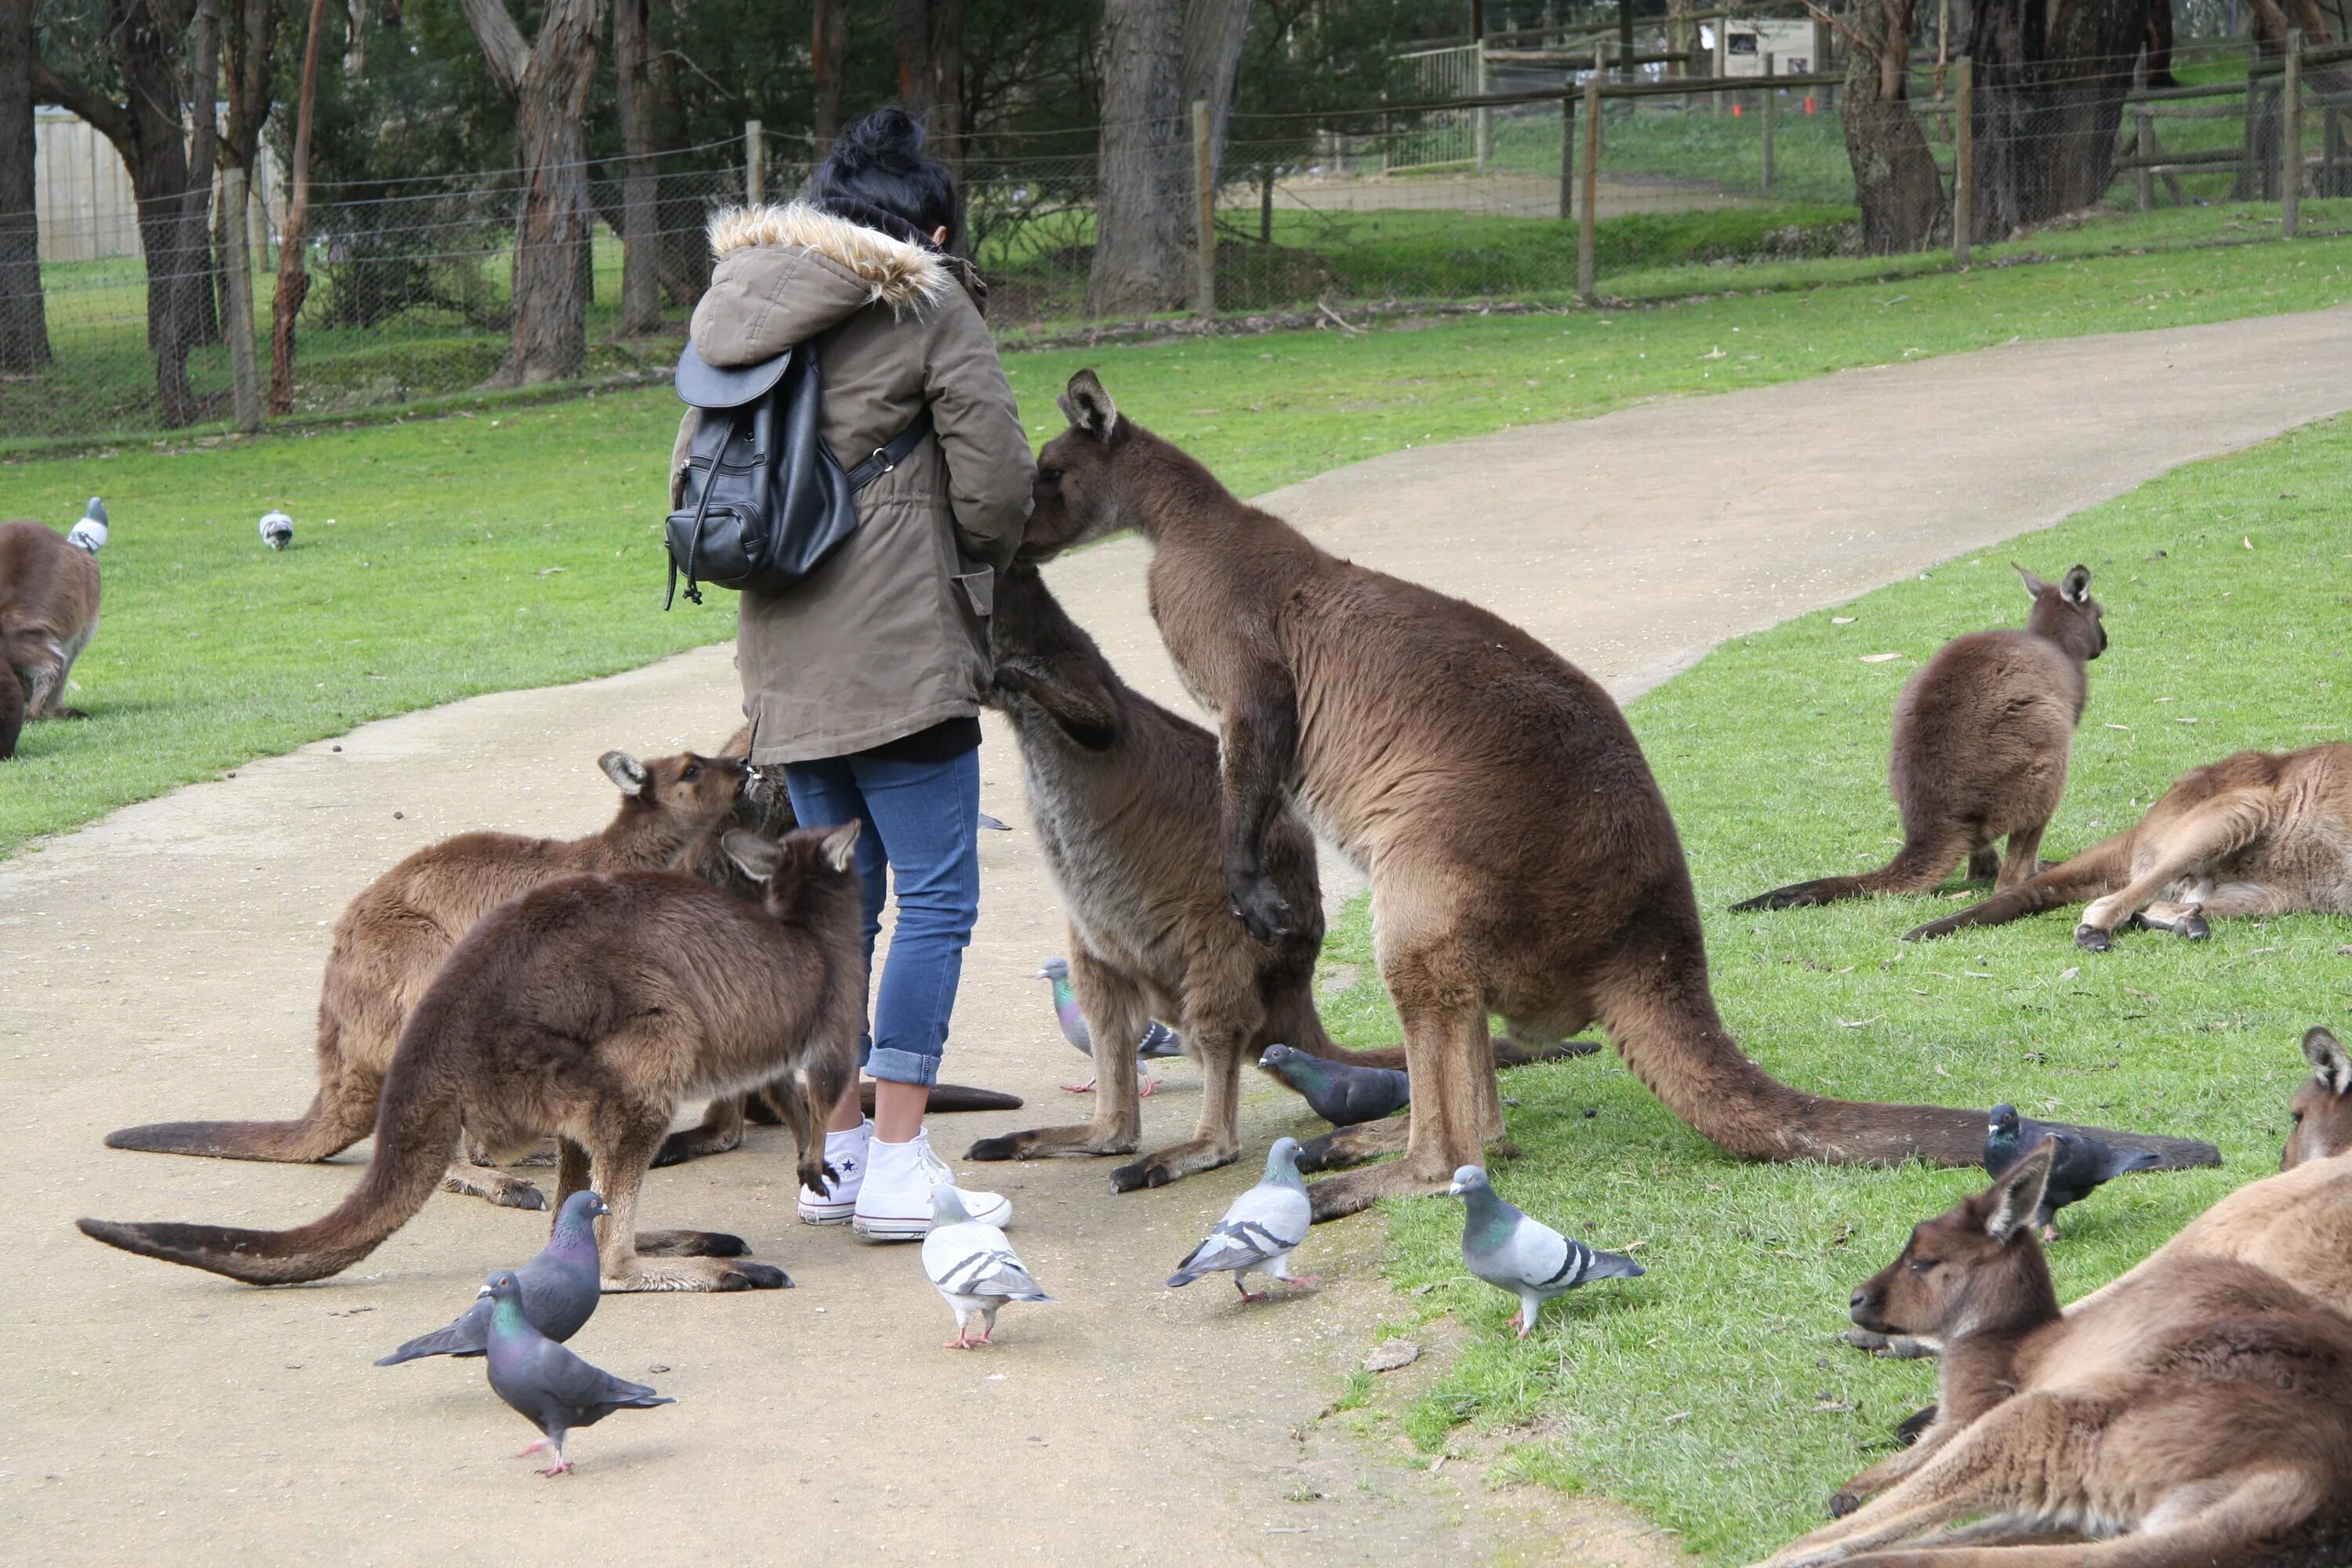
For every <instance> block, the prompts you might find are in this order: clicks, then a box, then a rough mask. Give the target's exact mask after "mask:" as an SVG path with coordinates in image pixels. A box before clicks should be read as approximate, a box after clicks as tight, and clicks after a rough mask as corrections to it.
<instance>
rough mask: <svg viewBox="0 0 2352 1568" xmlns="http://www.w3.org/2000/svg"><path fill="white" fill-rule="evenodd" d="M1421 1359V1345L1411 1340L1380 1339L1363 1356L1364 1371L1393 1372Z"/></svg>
mask: <svg viewBox="0 0 2352 1568" xmlns="http://www.w3.org/2000/svg"><path fill="white" fill-rule="evenodd" d="M1420 1359H1421V1346H1420V1345H1418V1344H1416V1343H1415V1342H1412V1340H1382V1341H1381V1342H1380V1343H1379V1344H1376V1345H1374V1346H1373V1347H1372V1353H1371V1354H1370V1355H1368V1356H1366V1357H1365V1358H1364V1370H1365V1371H1366V1372H1394V1371H1396V1369H1397V1368H1399V1367H1401V1366H1411V1365H1412V1363H1415V1362H1417V1361H1419V1360H1420Z"/></svg>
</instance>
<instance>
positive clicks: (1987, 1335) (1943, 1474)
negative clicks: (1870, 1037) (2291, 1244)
mask: <svg viewBox="0 0 2352 1568" xmlns="http://www.w3.org/2000/svg"><path fill="white" fill-rule="evenodd" d="M2049 1172H2050V1150H2049V1146H2048V1145H2046V1144H2045V1145H2043V1146H2042V1148H2041V1149H2038V1150H2036V1151H2035V1152H2033V1153H2032V1154H2029V1155H2028V1156H2027V1157H2026V1158H2025V1159H2024V1160H2022V1161H2021V1162H2019V1163H2018V1164H2017V1165H2016V1166H2015V1167H2014V1168H2013V1169H2012V1170H2011V1172H2010V1173H2008V1174H2007V1175H2005V1176H2003V1177H2002V1178H2001V1180H2000V1181H1999V1182H1998V1183H1996V1184H1994V1185H1993V1187H1992V1188H1991V1189H1990V1191H1988V1192H1985V1193H1983V1194H1979V1195H1977V1196H1975V1197H1971V1198H1969V1199H1968V1200H1967V1201H1965V1202H1963V1203H1962V1204H1960V1205H1958V1207H1956V1208H1954V1209H1952V1210H1950V1211H1949V1212H1948V1213H1946V1214H1944V1215H1939V1216H1937V1218H1935V1219H1931V1220H1928V1221H1927V1222H1925V1223H1924V1224H1922V1225H1919V1226H1916V1227H1914V1229H1913V1230H1912V1233H1911V1237H1910V1240H1909V1241H1908V1242H1907V1243H1906V1245H1905V1247H1904V1248H1903V1251H1902V1254H1901V1255H1900V1256H1899V1257H1897V1258H1895V1261H1894V1262H1892V1263H1890V1264H1888V1265H1887V1266H1886V1267H1885V1268H1884V1269H1881V1270H1880V1271H1879V1272H1878V1273H1877V1274H1876V1275H1874V1276H1873V1277H1872V1278H1871V1279H1869V1280H1868V1281H1867V1282H1866V1283H1865V1284H1864V1286H1863V1287H1862V1288H1861V1289H1858V1290H1856V1291H1855V1292H1854V1294H1853V1320H1854V1321H1855V1322H1857V1323H1859V1324H1861V1325H1862V1326H1863V1327H1864V1328H1866V1329H1871V1330H1874V1331H1879V1332H1884V1333H1911V1334H1926V1335H1934V1336H1937V1337H1940V1338H1942V1339H1943V1340H1944V1341H1945V1342H1946V1343H1947V1345H1948V1349H1947V1350H1946V1351H1945V1353H1944V1358H1943V1362H1942V1364H1941V1367H1940V1368H1939V1378H1938V1381H1939V1384H1940V1387H1939V1394H1940V1398H1939V1401H1938V1406H1937V1418H1936V1420H1935V1422H1934V1423H1933V1424H1932V1425H1931V1426H1928V1428H1927V1431H1926V1433H1925V1434H1923V1435H1922V1436H1921V1437H1920V1439H1919V1441H1918V1443H1917V1444H1916V1445H1915V1446H1914V1447H1910V1448H1908V1449H1906V1450H1904V1451H1902V1452H1900V1453H1897V1454H1895V1455H1894V1456H1893V1457H1891V1458H1887V1459H1885V1460H1882V1461H1880V1462H1879V1463H1878V1464H1875V1465H1873V1466H1871V1467H1870V1468H1868V1469H1866V1470H1864V1471H1863V1472H1862V1473H1861V1474H1860V1475H1858V1476H1856V1477H1855V1478H1854V1479H1853V1480H1852V1481H1850V1482H1848V1483H1847V1485H1846V1486H1845V1488H1844V1489H1842V1490H1841V1491H1840V1492H1839V1493H1838V1495H1837V1496H1836V1497H1834V1498H1832V1500H1831V1502H1830V1507H1831V1510H1832V1513H1839V1514H1843V1515H1844V1516H1845V1517H1843V1519H1841V1520H1839V1521H1838V1522H1836V1523H1833V1524H1831V1525H1829V1526H1828V1527H1827V1528H1825V1529H1822V1530H1817V1531H1813V1532H1812V1533H1811V1534H1810V1535H1807V1536H1804V1537H1803V1538H1801V1540H1798V1541H1796V1542H1793V1543H1791V1544H1790V1546H1788V1547H1787V1548H1785V1549H1784V1550H1783V1551H1781V1552H1780V1553H1778V1554H1777V1555H1775V1556H1774V1557H1773V1558H1772V1559H1771V1564H1772V1568H1801V1565H1811V1564H1815V1563H1837V1562H1856V1563H1870V1564H1874V1565H1875V1568H1894V1565H1896V1564H1905V1565H1916V1568H2045V1565H2047V1568H2055V1565H2056V1564H2060V1563H2066V1564H2082V1565H2084V1568H2090V1565H2095V1564H2108V1563H2112V1564H2116V1565H2118V1568H2120V1565H2122V1564H2126V1563H2128V1564H2132V1565H2134V1568H2221V1565H2231V1568H2234V1565H2238V1564H2249V1563H2309V1564H2312V1565H2313V1568H2322V1565H2324V1564H2329V1563H2341V1562H2343V1561H2344V1558H2343V1556H2342V1555H2341V1552H2342V1551H2343V1550H2344V1548H2345V1547H2346V1546H2347V1545H2352V1319H2347V1317H2345V1316H2344V1314H2343V1313H2341V1312H2339V1311H2336V1310H2334V1309H2333V1308H2331V1307H2328V1306H2326V1305H2325V1304H2323V1303H2321V1302H2319V1301H2317V1300H2314V1299H2313V1298H2312V1297H2310V1296H2308V1295H2306V1294H2305V1293H2304V1292H2303V1291H2301V1290H2298V1289H2295V1288H2294V1286H2293V1285H2290V1284H2288V1283H2287V1282H2286V1281H2285V1280H2284V1279H2280V1278H2278V1277H2277V1276H2276V1275H2274V1274H2272V1273H2269V1272H2267V1271H2265V1270H2263V1269H2261V1268H2253V1267H2252V1266H2250V1265H2248V1264H2244V1263H2239V1262H2232V1261H2230V1260H2227V1259H2224V1258H2189V1259H2183V1260H2180V1261H2178V1262H2176V1263H2175V1264H2173V1265H2172V1266H2171V1267H2170V1268H2167V1269H2166V1270H2165V1271H2164V1272H2163V1273H2162V1274H2161V1276H2160V1277H2150V1278H2147V1279H2141V1280H2139V1281H2137V1282H2135V1283H2129V1284H2126V1285H2122V1286H2120V1287H2118V1288H2117V1289H2114V1290H2113V1291H2112V1292H2111V1293H2109V1294H2106V1295H2105V1297H2104V1298H2103V1299H2102V1300H2100V1301H2099V1302H2098V1303H2097V1304H2096V1305H2095V1306H2085V1307H2083V1308H2079V1309H2077V1310H2075V1311H2074V1312H2071V1313H2068V1314H2066V1315H2065V1316H2063V1317H2061V1316H2060V1315H2059V1311H2058V1299H2057V1294H2056V1292H2055V1291H2054V1290H2053V1289H2052V1287H2051V1283H2050V1269H2049V1266H2048V1264H2047V1263H2046V1262H2045V1261H2044V1260H2043V1258H2042V1247H2041V1244H2040V1243H2039V1242H2037V1241H2036V1240H2035V1239H2034V1237H2033V1227H2032V1224H2031V1223H2030V1222H2031V1220H2032V1215H2033V1211H2034V1207H2035V1205H2037V1204H2039V1203H2040V1202H2041V1198H2042V1184H2043V1182H2044V1180H2045V1179H2046V1178H2047V1177H2048V1175H2049ZM1964 1521H1974V1522H1972V1523H1969V1522H1964ZM2083 1537H2088V1538H2090V1540H2091V1542H2092V1543H2091V1544H2082V1543H2080V1542H2081V1538H2083ZM2070 1539H2071V1540H2074V1542H2076V1543H2075V1544H2068V1545H2056V1544H2053V1543H2052V1542H2053V1541H2066V1540H2070Z"/></svg>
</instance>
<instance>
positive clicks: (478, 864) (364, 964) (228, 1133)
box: [106, 752, 745, 1209]
mask: <svg viewBox="0 0 2352 1568" xmlns="http://www.w3.org/2000/svg"><path fill="white" fill-rule="evenodd" d="M597 765H598V766H599V767H601V768H603V769H604V773H605V775H606V776H607V777H609V778H610V779H611V780H612V781H613V783H614V784H615V785H617V786H619V788H620V791H621V808H620V810H619V811H618V812H617V813H616V814H615V815H614V817H613V820H612V821H611V822H609V823H607V824H606V825H605V826H604V829H603V830H602V831H601V832H597V833H592V834H590V835H588V836H587V837H584V838H572V839H560V838H525V837H518V836H517V835H514V834H510V833H464V834H460V835H458V836H457V837H455V838H446V839H444V840H442V841H441V842H440V843H438V844H435V845H431V846H429V847H425V848H423V849H420V850H418V851H417V852H416V853H415V854H414V855H411V856H409V857H408V858H406V859H404V860H403V861H401V862H400V864H398V865H397V866H394V868H392V869H391V870H389V871H386V872H385V873H384V874H383V876H381V877H378V878H377V879H375V880H374V881H373V882H371V883H370V884H368V886H367V888H366V889H363V890H362V892H361V893H360V895H359V897H357V898H355V899H353V900H352V901H351V903H350V904H349V905H348V906H347V907H346V908H345V909H344V910H343V912H342V915H341V918H340V919H339V920H337V921H335V935H334V945H333V946H332V948H331V949H330V951H329V952H328V955H327V973H326V978H325V980H324V982H323V983H322V984H320V988H319V1040H318V1055H319V1089H318V1093H317V1094H316V1096H314V1097H313V1098H312V1100H311V1101H310V1110H306V1111H304V1112H303V1113H302V1115H301V1116H300V1117H299V1118H297V1119H296V1120H294V1121H159V1122H153V1123H150V1124H149V1125H146V1126H143V1127H125V1128H123V1129H122V1130H121V1131H116V1132H110V1133H108V1134H107V1135H106V1142H107V1146H108V1147H109V1148H113V1149H143V1150H151V1151H153V1152H158V1153H167V1154H200V1155H205V1156H208V1157H210V1158H213V1159H219V1160H281V1161H288V1162H306V1161H315V1160H324V1159H328V1158H330V1157H331V1156H333V1155H335V1154H338V1153H341V1152H342V1151H343V1150H345V1149H348V1148H350V1147H351V1146H352V1144H354V1143H356V1142H359V1141H360V1140H361V1139H362V1138H364V1137H366V1136H367V1135H368V1130H369V1129H370V1128H372V1127H373V1126H374V1125H375V1121H376V1100H377V1098H378V1096H379V1094H380V1092H381V1091H382V1089H383V1081H384V1074H385V1072H386V1071H387V1070H388V1069H389V1068H391V1065H392V1058H393V1051H394V1047H396V1046H397V1045H398V1044H399V1043H400V1037H401V1031H402V1029H403V1027H404V1026H405V1025H406V1024H407V1022H408V1021H409V1019H410V1017H411V1016H413V1015H414V1014H415V1009H416V1006H417V1004H418V1002H419V1001H420V1000H421V999H422V998H423V997H424V995H425V992H426V990H427V989H428V988H429V987H430V986H431V985H432V984H433V977H434V975H435V974H436V973H437V972H438V971H439V970H440V967H441V962H442V960H443V959H444V958H446V957H447V956H448V953H449V950H450V949H451V948H453V947H455V946H457V942H458V939H459V938H461V937H463V936H464V935H465V934H466V933H467V931H471V930H472V929H473V927H474V923H475V922H476V921H478V920H480V919H481V918H482V917H483V916H484V915H486V914H488V912H489V911H490V910H492V909H494V908H496V907H497V906H498V905H499V904H502V903H504V902H505V901H506V900H509V899H511V898H514V897H516V896H517V895H519V894H521V893H525V892H528V891H530V889H533V888H536V887H539V886H541V885H542V884H544V883H547V882H550V881H552V880H553V879H556V878H558V877H564V876H570V875H572V874H574V873H577V872H583V871H636V870H653V869H656V868H662V867H666V866H669V865H671V864H672V863H673V862H675V861H677V860H678V859H679V858H681V857H686V856H696V857H701V856H704V855H705V854H706V853H707V846H706V843H705V841H706V840H709V841H711V842H715V840H716V837H717V835H718V834H719V831H720V830H722V829H723V828H724V827H726V826H728V825H729V824H730V823H731V822H732V821H734V820H735V815H736V811H737V797H738V796H739V795H740V793H741V791H742V788H743V782H744V774H745V768H744V764H743V763H742V762H741V761H740V760H739V759H737V758H733V757H723V756H722V757H704V756H698V755H697V754H696V753H694V752H684V753H681V754H680V755H677V756H675V757H662V758H659V759H657V760H656V761H655V762H653V763H640V762H639V761H637V759H636V758H635V757H633V756H631V755H629V754H628V753H627V752H605V753H604V755H603V756H602V757H599V758H598V759H597ZM730 1103H734V1104H737V1105H738V1106H739V1110H738V1120H737V1132H736V1137H737V1139H738V1140H739V1141H740V1138H741V1123H740V1101H732V1100H730ZM441 1184H442V1187H443V1189H444V1190H445V1191H447V1192H453V1193H463V1194H471V1195H474V1196H478V1197H485V1198H488V1199H489V1200H490V1202H492V1203H494V1204H498V1205H501V1206H504V1207H509V1208H526V1209H536V1208H543V1207H545V1206H546V1199H545V1198H544V1196H543V1195H542V1194H541V1193H540V1190H539V1189H538V1188H537V1187H536V1186H534V1185H533V1184H531V1183H530V1182H529V1181H527V1180H525V1179H523V1178H522V1177H520V1176H510V1175H508V1174H507V1173H504V1172H502V1171H495V1170H492V1169H490V1168H489V1167H488V1165H487V1164H485V1163H480V1162H478V1161H476V1160H473V1159H469V1158H467V1157H466V1156H465V1155H463V1154H461V1155H460V1156H459V1157H458V1158H457V1160H455V1161H454V1162H453V1163H451V1164H450V1166H449V1168H448V1170H447V1172H446V1173H444V1175H443V1177H442V1183H441Z"/></svg>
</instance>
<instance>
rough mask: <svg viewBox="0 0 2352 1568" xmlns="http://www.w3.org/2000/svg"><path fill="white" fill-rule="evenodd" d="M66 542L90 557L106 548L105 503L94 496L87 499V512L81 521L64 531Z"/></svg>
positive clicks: (83, 514) (82, 515)
mask: <svg viewBox="0 0 2352 1568" xmlns="http://www.w3.org/2000/svg"><path fill="white" fill-rule="evenodd" d="M66 542H67V543H68V544H70V545H73V546H74V547H75V548H77V549H80V550H87V551H88V552H90V553H91V554H92V555H95V554H97V553H98V552H100V550H102V549H104V548H105V547H106V503H105V502H104V501H102V500H99V499H98V498H97V497H96V496H92V497H90V498H89V510H87V511H85V512H83V513H82V514H81V521H79V522H77V523H75V524H74V525H73V526H72V527H71V528H69V529H68V530H66Z"/></svg>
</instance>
